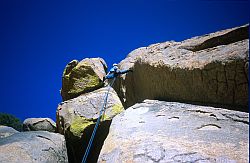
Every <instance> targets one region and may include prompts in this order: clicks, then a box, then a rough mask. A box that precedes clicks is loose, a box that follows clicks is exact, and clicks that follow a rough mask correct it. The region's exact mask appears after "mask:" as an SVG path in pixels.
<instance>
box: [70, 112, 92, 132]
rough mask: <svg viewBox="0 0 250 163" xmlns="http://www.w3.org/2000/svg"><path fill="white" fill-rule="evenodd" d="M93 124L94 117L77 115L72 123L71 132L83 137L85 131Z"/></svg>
mask: <svg viewBox="0 0 250 163" xmlns="http://www.w3.org/2000/svg"><path fill="white" fill-rule="evenodd" d="M92 124H94V122H93V120H92V119H87V118H84V117H80V116H76V117H75V118H74V119H73V121H72V123H71V126H70V132H72V134H73V135H75V136H77V137H81V135H82V133H83V131H84V130H85V129H86V128H87V127H89V126H90V125H92Z"/></svg>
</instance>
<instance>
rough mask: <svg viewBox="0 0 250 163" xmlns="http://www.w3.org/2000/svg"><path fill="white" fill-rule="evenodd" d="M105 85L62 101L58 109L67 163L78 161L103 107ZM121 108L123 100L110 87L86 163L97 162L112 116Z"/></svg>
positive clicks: (58, 121) (59, 125) (58, 125)
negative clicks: (66, 152)
mask: <svg viewBox="0 0 250 163" xmlns="http://www.w3.org/2000/svg"><path fill="white" fill-rule="evenodd" d="M107 89H108V88H107V87H105V88H101V89H98V90H95V91H93V92H90V93H86V94H83V95H81V96H79V97H77V98H74V99H71V100H68V101H64V102H62V103H61V104H59V106H58V109H57V122H56V124H57V129H58V132H59V133H61V134H63V135H65V138H66V142H67V148H68V156H69V161H70V162H81V160H82V157H83V154H84V152H85V149H86V147H87V144H88V142H89V139H90V136H91V134H92V131H93V128H94V125H95V123H96V120H97V118H98V117H99V111H100V109H101V107H102V106H103V102H104V96H105V94H106V92H107ZM121 111H123V106H122V103H121V101H120V99H119V97H118V96H117V94H116V92H115V91H114V90H113V89H112V88H111V89H110V92H109V96H108V102H107V106H106V111H105V114H104V116H103V118H102V122H101V124H100V126H99V127H98V130H97V133H96V136H95V139H94V142H93V146H92V148H91V152H90V157H89V158H88V160H87V162H96V160H97V158H98V154H99V152H100V150H101V147H102V144H103V142H104V140H105V138H106V136H107V134H108V130H109V126H110V123H111V119H112V118H113V117H114V116H115V115H117V114H118V113H120V112H121Z"/></svg>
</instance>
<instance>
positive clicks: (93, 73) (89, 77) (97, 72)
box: [61, 58, 107, 101]
mask: <svg viewBox="0 0 250 163" xmlns="http://www.w3.org/2000/svg"><path fill="white" fill-rule="evenodd" d="M106 69H107V65H106V63H105V61H104V60H103V59H101V58H86V59H83V60H82V61H80V62H79V61H77V60H73V61H71V62H69V63H68V64H67V66H66V67H65V69H64V72H63V78H62V89H61V95H62V98H63V100H64V101H65V100H69V99H72V98H75V97H77V96H79V95H81V94H83V93H87V92H90V91H93V90H96V89H98V88H101V87H102V86H103V82H102V79H103V77H104V76H105V75H106Z"/></svg>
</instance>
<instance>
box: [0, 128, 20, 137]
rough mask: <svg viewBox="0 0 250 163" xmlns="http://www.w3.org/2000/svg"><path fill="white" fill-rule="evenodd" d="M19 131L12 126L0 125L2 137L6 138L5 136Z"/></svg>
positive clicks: (0, 135)
mask: <svg viewBox="0 0 250 163" xmlns="http://www.w3.org/2000/svg"><path fill="white" fill-rule="evenodd" d="M17 132H18V131H17V130H15V129H14V128H12V127H8V126H1V125H0V138H5V137H8V136H11V135H13V134H15V133H17Z"/></svg>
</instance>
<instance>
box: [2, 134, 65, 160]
mask: <svg viewBox="0 0 250 163" xmlns="http://www.w3.org/2000/svg"><path fill="white" fill-rule="evenodd" d="M0 162H8V163H20V162H25V163H48V162H60V163H67V162H68V157H67V149H66V143H65V139H64V136H63V135H60V134H56V133H50V132H47V131H30V132H19V133H16V134H13V135H11V136H8V137H6V138H1V139H0Z"/></svg>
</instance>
